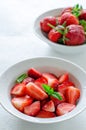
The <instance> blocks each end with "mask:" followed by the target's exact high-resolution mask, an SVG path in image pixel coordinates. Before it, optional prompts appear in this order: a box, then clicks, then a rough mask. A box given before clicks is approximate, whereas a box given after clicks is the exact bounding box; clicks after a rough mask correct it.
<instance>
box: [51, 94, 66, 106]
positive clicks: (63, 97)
mask: <svg viewBox="0 0 86 130" xmlns="http://www.w3.org/2000/svg"><path fill="white" fill-rule="evenodd" d="M59 94H60V95H61V97H62V100H58V99H57V98H55V97H53V96H50V99H51V100H52V101H53V102H54V104H55V106H57V105H58V104H60V103H62V102H65V101H66V99H65V96H64V95H63V94H62V93H60V92H59Z"/></svg>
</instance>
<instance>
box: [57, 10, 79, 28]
mask: <svg viewBox="0 0 86 130" xmlns="http://www.w3.org/2000/svg"><path fill="white" fill-rule="evenodd" d="M64 22H65V23H66V26H68V25H71V24H75V25H78V24H79V20H78V19H77V18H76V17H75V16H74V15H73V14H72V13H69V12H65V13H63V14H62V15H61V17H60V23H59V24H61V25H62V24H63V23H64Z"/></svg>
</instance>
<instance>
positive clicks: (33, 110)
mask: <svg viewBox="0 0 86 130" xmlns="http://www.w3.org/2000/svg"><path fill="white" fill-rule="evenodd" d="M39 111H40V101H35V102H33V103H32V104H31V105H29V106H26V107H25V108H24V113H25V114H27V115H29V116H36V115H37V114H38V112H39Z"/></svg>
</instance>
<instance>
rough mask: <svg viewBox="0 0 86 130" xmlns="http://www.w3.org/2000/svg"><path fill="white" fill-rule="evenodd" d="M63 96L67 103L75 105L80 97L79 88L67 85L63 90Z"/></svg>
mask: <svg viewBox="0 0 86 130" xmlns="http://www.w3.org/2000/svg"><path fill="white" fill-rule="evenodd" d="M65 97H66V101H67V102H68V103H71V104H74V105H76V104H77V101H78V99H79V97H80V90H79V89H78V88H75V87H73V86H71V87H68V88H67V89H66V92H65Z"/></svg>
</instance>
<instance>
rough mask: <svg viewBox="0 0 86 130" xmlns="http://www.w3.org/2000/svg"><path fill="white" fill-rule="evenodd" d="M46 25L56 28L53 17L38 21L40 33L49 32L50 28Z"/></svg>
mask: <svg viewBox="0 0 86 130" xmlns="http://www.w3.org/2000/svg"><path fill="white" fill-rule="evenodd" d="M48 23H50V24H52V25H54V26H56V18H55V17H53V16H49V17H45V18H44V19H43V20H41V21H40V28H41V30H42V31H44V32H46V33H48V32H49V31H50V30H51V27H50V26H48Z"/></svg>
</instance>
